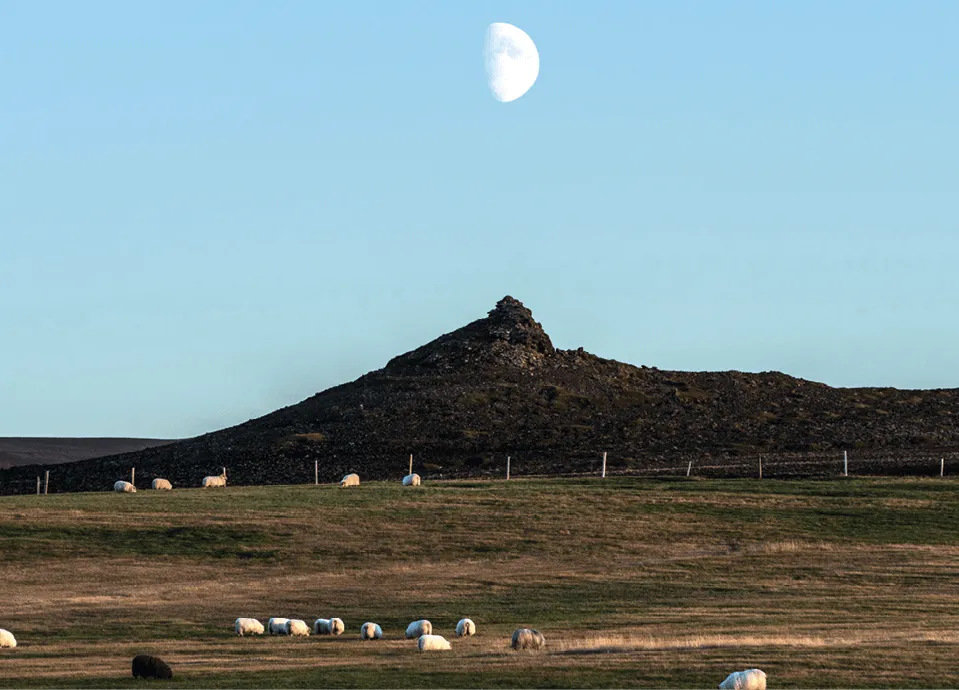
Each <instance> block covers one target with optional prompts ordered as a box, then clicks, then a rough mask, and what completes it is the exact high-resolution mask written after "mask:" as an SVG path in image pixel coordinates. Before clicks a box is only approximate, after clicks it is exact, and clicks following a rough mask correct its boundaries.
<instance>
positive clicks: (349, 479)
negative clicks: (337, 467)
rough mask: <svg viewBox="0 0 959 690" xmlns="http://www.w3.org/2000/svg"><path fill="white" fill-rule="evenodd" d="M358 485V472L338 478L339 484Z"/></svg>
mask: <svg viewBox="0 0 959 690" xmlns="http://www.w3.org/2000/svg"><path fill="white" fill-rule="evenodd" d="M359 485H360V475H358V474H348V475H346V476H345V477H343V479H341V480H340V486H359Z"/></svg>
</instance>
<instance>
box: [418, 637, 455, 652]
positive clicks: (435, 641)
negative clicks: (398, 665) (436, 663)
mask: <svg viewBox="0 0 959 690" xmlns="http://www.w3.org/2000/svg"><path fill="white" fill-rule="evenodd" d="M416 646H417V647H419V649H420V651H421V652H428V651H432V650H440V649H452V647H451V646H450V643H449V641H448V640H447V639H446V638H445V637H443V636H442V635H420V637H419V639H418V640H416Z"/></svg>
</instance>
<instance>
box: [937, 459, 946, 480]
mask: <svg viewBox="0 0 959 690" xmlns="http://www.w3.org/2000/svg"><path fill="white" fill-rule="evenodd" d="M939 476H940V477H945V476H946V459H945V458H939Z"/></svg>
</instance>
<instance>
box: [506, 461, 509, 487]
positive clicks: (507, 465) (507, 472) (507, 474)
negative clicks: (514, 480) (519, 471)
mask: <svg viewBox="0 0 959 690" xmlns="http://www.w3.org/2000/svg"><path fill="white" fill-rule="evenodd" d="M506 481H509V456H508V455H507V456H506Z"/></svg>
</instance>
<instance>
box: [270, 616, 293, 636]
mask: <svg viewBox="0 0 959 690" xmlns="http://www.w3.org/2000/svg"><path fill="white" fill-rule="evenodd" d="M289 621H290V619H289V618H271V619H270V620H268V621H267V622H266V629H267V630H269V632H270V634H271V635H286V634H287V632H286V624H287V623H288V622H289Z"/></svg>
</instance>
